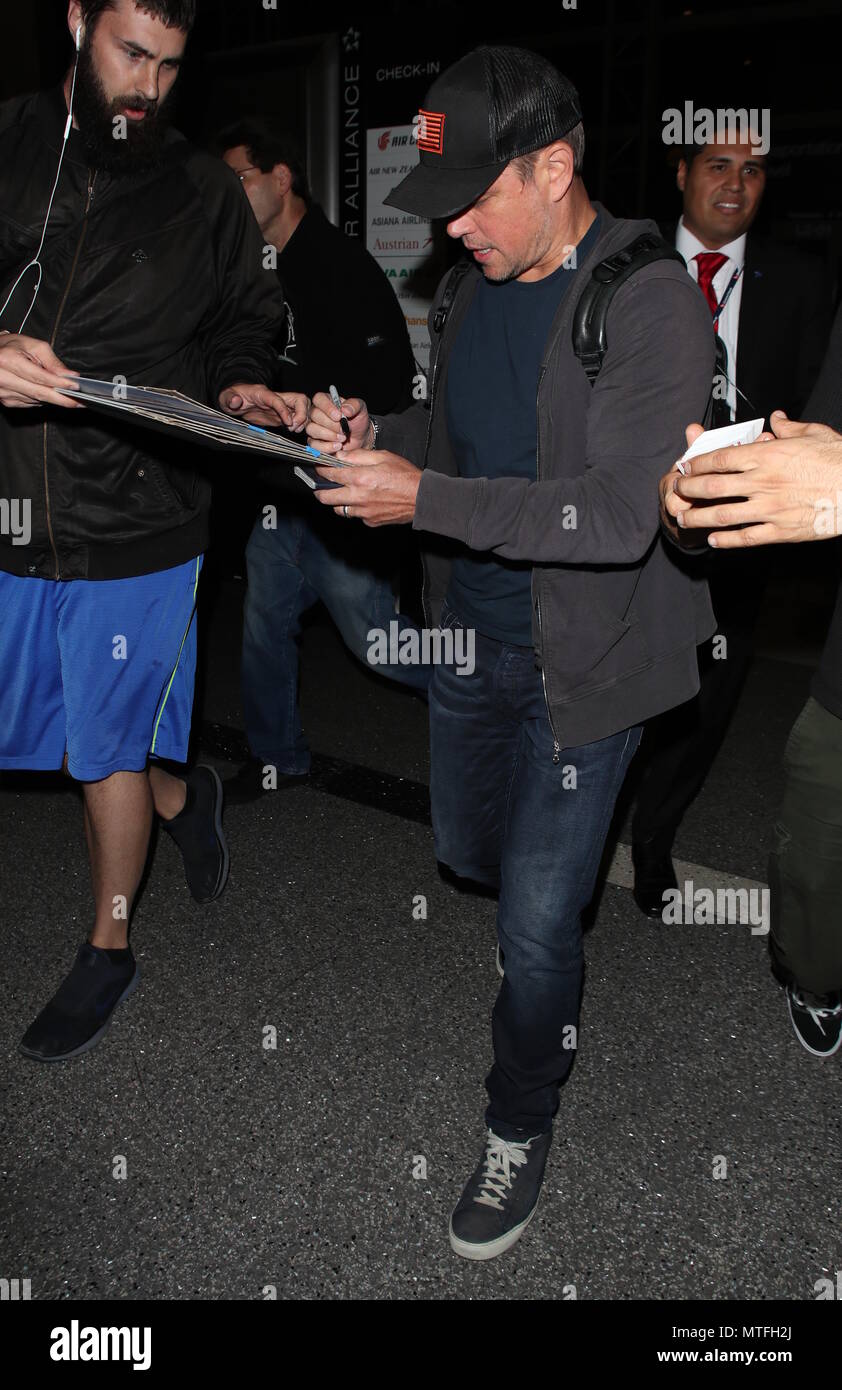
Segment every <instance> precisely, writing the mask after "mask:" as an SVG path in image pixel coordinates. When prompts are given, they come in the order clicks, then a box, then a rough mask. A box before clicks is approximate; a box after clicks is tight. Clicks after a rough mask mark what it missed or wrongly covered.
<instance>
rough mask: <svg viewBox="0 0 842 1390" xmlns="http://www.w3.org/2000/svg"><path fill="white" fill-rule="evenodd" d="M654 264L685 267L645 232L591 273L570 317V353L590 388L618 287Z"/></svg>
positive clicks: (674, 253) (667, 247) (675, 253)
mask: <svg viewBox="0 0 842 1390" xmlns="http://www.w3.org/2000/svg"><path fill="white" fill-rule="evenodd" d="M653 261H681V264H682V265H684V257H683V256H681V255H679V253H678V251H676V249H675V247H674V246H670V244H669V242H668V241H664V239H663V237H660V236H657V235H656V234H655V233H654V232H644V233H643V235H642V236H639V237H636V238H635V240H634V241H630V242H629V244H628V246H623V247H621V249H620V250H619V251H615V252H614V254H613V255H612V256H606V258H605V260H604V261H600V262H599V264H598V265H595V266H594V268H593V270H592V271H591V278H590V280H589V282H588V284H587V286H586V288H585V290H584V292H583V293H582V295H581V296H580V297H579V302H578V304H577V305H576V308H575V311H574V314H573V351H574V352H575V354H576V356H577V357H578V358H579V361H580V362H581V363H582V366H583V367H584V369H585V375H586V376H587V378H588V381H589V382H590V384H591V386H593V384H594V382H595V381H596V379H597V377H598V376H599V372H600V368H601V367H602V359H603V358H604V356H605V353H606V351H607V349H608V342H607V339H606V334H605V321H606V318H607V317H608V309H609V306H610V304H611V300H612V299H613V298H614V295H615V294H616V293H617V291H618V289H619V288H620V286H621V285H624V284H625V283H626V281H627V280H628V279H630V278H631V276H632V275H636V274H637V272H638V271H639V270H642V269H643V267H644V266H646V265H651V264H652V262H653Z"/></svg>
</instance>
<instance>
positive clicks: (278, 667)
mask: <svg viewBox="0 0 842 1390" xmlns="http://www.w3.org/2000/svg"><path fill="white" fill-rule="evenodd" d="M216 143H217V147H218V148H219V149H220V150H221V151H222V153H223V158H224V159H225V162H226V163H227V164H228V165H229V166H230V167H231V168H232V169H233V170H234V172H235V173H236V174H237V176H238V178H239V179H240V182H241V183H242V186H243V191H244V192H245V194H246V196H247V198H248V200H249V203H250V204H251V208H252V211H253V212H254V215H255V217H256V218H257V222H258V225H259V227H260V231H261V234H262V236H263V240H264V243H265V247H266V251H267V252H268V253H270V255H271V253H272V252H274V253H275V255H274V256H271V259H272V260H274V261H275V262H276V265H277V271H278V274H279V275H280V277H281V281H282V283H283V287H284V293H285V294H286V298H287V322H286V326H285V332H284V334H283V341H282V342H281V343H280V344H279V347H280V353H281V356H280V363H279V367H280V384H281V385H282V386H283V388H284V389H285V390H290V391H303V392H305V393H306V394H307V395H308V396H312V395H313V393H314V392H315V391H316V390H317V389H321V388H322V387H323V386H325V385H330V384H335V385H336V386H337V388H338V390H339V391H340V393H341V394H342V395H344V396H361V397H362V398H363V399H364V400H366V401H369V402H371V403H372V407H373V409H376V410H379V411H382V412H383V413H384V414H390V413H392V412H393V411H396V410H403V409H405V408H406V407H407V406H408V405H410V404H411V401H412V395H411V389H412V378H413V372H414V360H413V356H412V348H411V345H410V341H409V334H408V332H407V327H406V320H405V319H404V316H403V312H402V310H401V307H400V304H399V303H398V300H397V298H396V296H395V293H394V290H393V289H392V287H391V285H390V284H389V281H388V280H387V279H386V277H385V275H384V274H383V271H382V270H381V269H380V266H379V265H378V264H377V262H376V261H375V259H374V257H373V256H371V255H370V254H369V252H368V251H367V250H366V248H365V247H364V246H363V244H362V242H360V241H356V240H355V239H354V238H353V237H348V236H346V235H345V234H344V232H341V231H340V230H339V228H338V227H334V225H333V223H332V222H329V221H328V219H327V218H326V217H325V215H324V213H323V211H322V209H321V208H320V207H318V206H317V205H316V204H315V203H314V202H313V200H312V197H311V195H310V190H309V188H308V185H307V178H306V174H305V172H304V168H303V166H302V164H301V161H300V159H299V157H298V154H297V151H296V149H295V147H294V145H293V143H292V141H291V140H290V139H289V137H287V136H284V135H279V134H276V133H274V132H273V131H271V130H269V129H268V128H266V127H265V126H263V125H262V124H261V123H260V122H257V121H242V122H240V123H239V124H238V125H234V126H231V127H230V128H229V129H228V130H227V131H223V132H222V133H221V135H220V136H219V137H218V139H217V142H216ZM261 485H262V491H261V498H260V503H261V506H260V511H259V513H258V516H257V519H256V521H255V523H254V526H253V528H252V533H251V536H250V538H249V543H248V548H247V550H246V560H247V564H248V590H247V593H246V601H245V608H244V613H243V665H242V676H243V712H244V715H245V725H246V734H247V736H248V743H249V749H250V751H251V757H250V759H249V761H248V762H246V763H245V764H244V765H243V766H242V767H241V768H240V770H239V772H238V773H237V775H236V777H234V778H232V779H231V780H230V781H229V782H228V783H227V784H226V787H225V796H226V803H228V804H231V803H235V802H238V801H251V800H253V799H254V798H255V797H257V796H260V795H262V794H263V792H264V791H266V790H268V789H269V788H270V787H271V788H272V789H274V788H276V787H278V786H295V785H300V784H301V783H302V782H304V781H306V778H307V775H308V772H309V768H310V750H309V748H308V746H307V741H306V738H305V735H304V730H303V728H302V725H301V716H300V713H299V708H298V637H299V633H300V631H301V619H302V616H303V614H304V613H305V612H306V610H307V609H308V608H311V607H312V606H313V604H314V603H316V602H317V601H318V600H320V599H321V601H322V602H323V603H324V605H325V607H326V608H327V610H328V612H329V613H330V616H331V618H332V619H333V621H334V622H335V623H336V626H337V628H338V629H339V631H340V633H341V634H342V637H343V640H344V641H345V644H346V645H347V647H348V648H349V650H350V651H352V652H353V653H354V655H355V656H356V657H357V658H358V659H359V660H361V661H366V659H367V654H368V636H367V634H368V633H369V631H371V629H379V630H385V631H388V630H389V626H390V622H392V621H394V620H395V617H396V614H395V600H394V590H393V579H394V575H395V572H396V570H397V568H398V555H397V553H396V546H395V540H394V537H393V536H390V535H388V534H384V535H381V536H380V537H378V538H377V540H376V541H375V543H374V544H371V543H370V542H369V541H368V540H366V539H365V538H363V537H362V536H361V535H349V534H348V532H349V529H350V528H348V527H345V528H344V529H343V527H342V526H340V525H339V524H337V522H336V519H335V517H333V516H331V514H330V513H329V512H323V511H322V509H321V508H320V507H319V506H318V505H317V504H316V503H315V501H314V499H313V498H312V496H311V495H310V493H309V491H308V490H307V489H306V488H304V487H303V486H302V484H301V483H300V482H299V481H298V479H297V478H293V479H292V480H289V468H288V467H285V466H284V465H281V466H280V467H277V466H276V467H272V468H267V469H265V470H264V471H263V473H262V475H261ZM281 488H283V492H282V493H281V495H277V494H278V491H279V489H281ZM400 621H401V622H403V623H404V624H406V623H407V622H408V620H407V619H404V618H401V619H400ZM376 669H377V670H378V672H379V673H380V675H382V676H387V677H389V678H391V679H392V680H396V681H400V682H402V683H405V684H407V685H410V686H412V687H414V688H415V689H417V690H422V691H426V689H427V685H428V684H429V667H428V666H424V665H420V666H419V665H402V664H401V663H400V662H397V661H395V662H392V663H391V664H388V663H387V664H383V665H379V666H377V668H376Z"/></svg>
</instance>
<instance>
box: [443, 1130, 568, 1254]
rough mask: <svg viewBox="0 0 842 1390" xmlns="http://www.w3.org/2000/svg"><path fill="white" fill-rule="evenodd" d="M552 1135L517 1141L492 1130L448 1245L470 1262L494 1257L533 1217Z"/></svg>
mask: <svg viewBox="0 0 842 1390" xmlns="http://www.w3.org/2000/svg"><path fill="white" fill-rule="evenodd" d="M551 1139H552V1134H549V1133H548V1134H536V1135H534V1136H533V1137H532V1138H531V1139H524V1140H522V1141H521V1142H519V1143H514V1142H512V1141H511V1140H507V1139H501V1138H500V1137H499V1135H497V1134H495V1133H494V1132H493V1130H489V1131H488V1139H487V1141H486V1145H485V1153H484V1155H483V1157H482V1159H481V1161H480V1164H479V1167H478V1168H477V1169H476V1172H475V1173H474V1175H473V1177H472V1178H471V1179H470V1181H469V1182H468V1185H467V1187H466V1188H465V1191H464V1192H463V1193H462V1196H461V1198H460V1199H459V1202H458V1205H457V1206H456V1208H455V1210H454V1212H453V1215H452V1216H451V1218H450V1244H451V1246H452V1247H453V1249H454V1250H455V1251H456V1254H457V1255H463V1256H464V1257H465V1259H467V1260H493V1259H494V1257H495V1255H502V1253H503V1251H504V1250H508V1248H509V1246H510V1245H514V1243H515V1241H516V1240H518V1239H519V1237H520V1236H521V1235H522V1234H523V1232H524V1231H525V1229H526V1227H527V1226H528V1225H529V1222H530V1221H531V1220H532V1218H533V1216H534V1215H535V1210H536V1208H537V1206H538V1197H539V1196H540V1193H541V1183H542V1182H543V1180H544V1166H545V1164H546V1162H547V1154H548V1153H549V1149H550V1141H551Z"/></svg>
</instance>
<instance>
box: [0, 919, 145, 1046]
mask: <svg viewBox="0 0 842 1390" xmlns="http://www.w3.org/2000/svg"><path fill="white" fill-rule="evenodd" d="M139 983H140V975H139V974H138V969H137V966H136V965H135V959H134V956H133V955H132V952H131V948H130V947H126V949H125V951H119V952H118V951H105V950H102V949H101V948H100V947H99V946H91V945H90V944H89V943H88V942H87V941H85V942H83V944H82V945H81V946H80V947H79V950H78V952H77V955H76V960H75V962H74V965H73V969H72V970H71V972H70V974H69V975H68V976H66V978H65V979H64V980H63V981H62V983H61V984H60V985H59V987H58V990H57V991H56V993H55V994H54V995H53V997H52V999H51V1000H50V1002H49V1004H46V1005H45V1006H44V1008H43V1009H42V1010H41V1012H40V1014H39V1015H38V1017H37V1018H36V1020H35V1022H34V1023H31V1024H30V1025H29V1027H28V1028H27V1030H26V1032H25V1033H24V1035H23V1037H22V1038H21V1040H20V1043H19V1047H18V1050H19V1051H20V1052H22V1053H23V1055H24V1057H31V1058H32V1060H33V1061H35V1062H64V1061H66V1060H67V1058H69V1057H78V1056H79V1055H80V1053H82V1052H89V1051H90V1049H91V1048H92V1047H96V1045H97V1043H98V1042H99V1040H100V1038H101V1037H102V1035H103V1033H104V1032H105V1030H106V1028H107V1027H108V1025H109V1023H110V1022H111V1016H112V1014H113V1013H114V1010H115V1009H116V1007H117V1005H118V1004H120V1003H121V1002H122V1001H123V1000H124V999H127V998H128V996H129V995H130V994H131V993H133V991H134V990H136V989H137V986H138V984H139Z"/></svg>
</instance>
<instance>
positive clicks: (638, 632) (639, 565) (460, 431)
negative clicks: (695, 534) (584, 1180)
mask: <svg viewBox="0 0 842 1390" xmlns="http://www.w3.org/2000/svg"><path fill="white" fill-rule="evenodd" d="M418 131H419V138H418V144H419V147H420V150H421V162H420V164H419V165H418V167H417V169H416V170H414V171H413V172H412V173H411V174H410V175H409V177H408V179H407V180H406V181H405V182H404V183H403V184H401V185H400V187H399V188H397V189H396V190H395V191H394V192H393V193H392V194H391V195H390V201H391V202H392V203H393V205H395V206H397V207H400V208H403V209H405V210H406V211H409V212H415V213H421V214H423V215H425V216H428V217H446V218H448V219H449V220H448V225H447V230H448V233H449V234H450V235H451V236H453V237H459V238H460V239H461V240H462V242H463V244H464V245H465V247H466V249H467V250H468V251H470V252H471V253H472V255H473V257H474V261H475V265H474V266H473V267H468V268H467V270H466V271H465V273H464V274H463V276H462V278H461V280H460V281H459V283H458V286H457V287H456V288H455V290H451V292H452V293H453V298H452V302H451V303H450V305H449V307H448V305H447V304H446V303H445V302H444V300H443V296H444V294H445V293H447V291H445V289H444V287H442V289H440V291H439V295H438V297H437V300H436V302H435V303H434V305H433V308H432V310H431V314H430V327H431V338H432V357H431V368H430V388H429V396H428V401H427V403H426V408H424V406H421V405H419V406H417V407H414V408H413V409H412V410H409V411H407V412H406V413H405V414H404V415H403V416H393V417H389V418H387V419H385V420H383V419H375V420H372V419H371V418H370V417H369V414H368V411H367V409H366V408H365V405H364V404H363V403H362V402H354V403H352V404H351V405H348V406H346V413H347V414H348V416H349V418H350V417H353V422H352V426H351V442H352V443H353V444H354V445H357V446H358V447H357V448H356V449H355V450H352V451H347V452H346V453H345V458H346V461H347V462H348V463H349V464H350V465H351V467H350V468H345V469H330V468H323V469H322V470H321V471H323V472H324V474H325V476H327V477H329V476H331V475H333V477H334V479H335V480H337V481H340V482H342V483H345V479H346V478H348V477H349V476H350V482H348V483H347V484H346V485H344V486H343V487H342V488H341V489H340V490H339V491H336V492H333V491H331V492H328V493H322V494H320V501H322V503H323V504H324V505H329V506H333V507H334V508H335V509H336V511H337V512H338V514H339V515H342V516H348V517H360V518H362V519H363V520H364V521H365V522H366V523H367V524H368V525H383V524H391V523H395V522H404V523H406V522H411V523H412V525H413V527H414V528H415V529H417V530H419V531H423V532H426V533H427V535H426V537H425V544H428V545H429V552H428V554H427V555H426V578H427V583H426V591H425V602H426V605H427V607H426V611H427V614H428V621H429V620H432V621H433V622H436V623H440V624H441V625H442V626H443V627H444V628H445V629H453V630H454V631H455V630H456V629H459V628H462V629H465V630H466V632H467V635H466V637H465V639H464V640H465V641H467V640H468V637H469V636H470V634H471V633H473V635H474V639H475V661H474V663H473V671H472V672H471V673H468V672H467V670H464V671H461V672H460V671H457V670H456V669H455V668H454V667H453V666H448V665H446V664H444V663H441V664H438V665H436V667H435V672H434V676H433V681H432V684H431V688H430V735H431V778H430V792H431V800H432V810H433V827H434V832H435V842H436V852H437V856H438V858H439V860H441V861H443V862H444V863H446V864H448V865H449V866H450V868H451V869H452V870H454V871H455V872H456V873H457V874H458V875H460V876H462V877H464V878H466V879H471V880H476V881H479V882H481V883H484V884H486V885H488V886H491V887H496V888H498V889H499V894H500V901H499V911H498V917H497V930H498V938H499V943H500V946H501V948H502V952H503V957H504V962H505V975H504V978H503V983H502V987H501V989H500V994H499V996H498V999H497V1003H496V1005H495V1008H494V1015H493V1041H494V1065H493V1067H492V1070H491V1073H490V1075H489V1077H488V1080H487V1083H486V1084H487V1088H488V1094H489V1106H488V1110H487V1112H486V1123H487V1126H488V1136H487V1143H486V1147H485V1153H484V1156H483V1158H482V1160H481V1162H480V1164H479V1166H478V1168H477V1170H476V1172H475V1173H474V1175H473V1177H472V1178H471V1179H470V1181H469V1182H468V1184H467V1186H466V1188H465V1190H464V1193H463V1196H462V1198H461V1200H460V1202H459V1203H458V1205H457V1207H456V1209H455V1211H454V1213H453V1216H452V1218H451V1226H450V1239H451V1244H452V1246H453V1249H454V1250H455V1251H456V1252H457V1253H458V1254H460V1255H464V1256H466V1257H468V1258H471V1259H489V1258H491V1257H492V1256H495V1255H498V1254H500V1253H501V1252H502V1251H503V1250H505V1249H507V1248H508V1246H510V1245H511V1244H512V1243H513V1242H514V1241H515V1240H517V1238H518V1236H519V1235H520V1234H521V1232H522V1231H523V1229H524V1227H525V1226H526V1224H527V1222H528V1221H529V1220H530V1219H531V1217H532V1214H533V1212H534V1210H535V1206H536V1203H537V1200H538V1195H539V1192H540V1188H541V1182H542V1179H543V1172H544V1164H545V1160H546V1156H547V1151H548V1148H549V1143H550V1134H551V1129H552V1122H553V1116H554V1114H555V1112H556V1109H557V1107H558V1087H559V1083H560V1082H561V1081H563V1080H564V1078H565V1077H566V1075H567V1073H568V1072H569V1069H570V1065H571V1062H572V1060H573V1056H574V1051H575V1047H576V1036H577V1026H578V1011H579V995H580V990H581V983H582V933H581V914H582V911H583V910H584V908H585V907H586V906H587V905H588V902H589V901H590V898H591V896H592V893H593V889H594V883H595V880H596V875H597V870H598V866H599V862H600V857H601V855H602V851H603V846H604V843H605V838H606V835H607V831H608V826H609V822H610V819H611V814H612V810H613V807H614V804H615V801H616V798H617V795H618V792H619V789H620V787H621V785H622V782H623V778H624V776H625V772H626V769H627V767H628V765H629V762H630V760H631V758H632V755H633V753H634V750H635V748H636V747H637V743H638V739H639V736H640V725H641V723H642V721H643V720H644V719H646V718H648V717H649V716H650V715H652V714H654V713H656V712H658V711H660V710H663V709H666V708H668V707H670V706H671V705H675V704H679V703H680V702H681V701H682V700H684V699H686V698H688V697H689V695H691V694H692V693H693V692H694V691H695V689H696V688H697V684H698V671H697V666H696V653H695V644H696V642H697V641H699V640H701V639H702V638H703V637H704V636H707V635H709V634H710V632H711V631H712V628H713V619H712V614H711V610H710V605H709V601H708V597H707V589H706V586H705V584H704V582H703V581H702V582H696V581H695V580H694V579H693V577H692V576H690V575H687V574H685V573H683V572H682V571H681V570H680V569H679V568H678V567H677V566H676V565H675V564H674V563H673V560H672V558H671V556H670V554H669V553H668V547H667V545H666V543H665V542H664V541H662V540H661V539H660V537H659V527H658V495H657V481H658V478H659V476H660V474H659V467H660V461H661V460H667V461H668V462H671V461H672V460H674V459H675V458H676V457H677V456H678V455H679V454H680V453H681V452H682V450H683V426H684V419H683V417H682V415H681V406H680V405H679V402H681V403H684V405H685V406H686V404H687V403H689V402H690V401H693V402H695V405H696V408H697V409H701V410H704V406H705V402H706V400H707V397H708V395H709V392H710V383H711V376H712V372H713V360H714V341H713V333H712V331H711V325H710V316H709V315H708V312H707V309H706V307H705V303H704V300H703V299H702V297H701V295H700V294H699V291H698V289H697V288H696V287H695V286H694V285H693V284H692V282H691V281H690V279H689V277H688V276H687V274H686V272H685V271H684V269H683V267H682V266H681V265H680V264H678V263H677V262H675V261H670V260H665V259H664V260H657V261H655V262H653V263H651V264H649V265H647V266H646V267H645V268H644V269H641V270H639V271H638V272H637V273H636V274H635V275H633V276H632V277H631V278H630V279H628V280H627V281H626V282H625V283H624V284H623V285H622V286H621V287H620V288H619V289H618V290H617V292H616V294H615V296H614V298H613V300H612V302H611V306H610V308H609V311H608V317H607V322H606V332H607V352H606V354H605V358H604V361H603V365H602V370H601V371H600V373H599V375H598V377H597V379H596V382H595V384H594V386H593V387H592V386H591V385H590V384H589V381H588V378H587V376H586V375H585V372H584V369H583V366H582V363H581V362H580V361H578V360H577V358H576V356H575V353H574V350H573V342H572V334H571V319H572V315H573V312H574V309H575V306H576V304H577V301H578V300H579V298H580V296H581V294H582V292H583V290H584V289H585V287H586V286H587V284H588V283H589V281H590V273H591V269H592V268H593V267H594V266H595V265H596V264H597V263H598V262H600V261H602V260H603V259H604V258H605V257H606V256H607V255H610V254H611V253H613V252H615V251H617V250H619V249H620V248H621V247H624V246H627V245H628V244H629V243H630V242H632V241H633V240H635V238H636V237H637V236H638V235H640V234H641V233H642V232H644V231H651V230H654V229H653V228H652V226H651V224H648V223H640V222H624V221H619V220H617V219H616V218H614V217H612V216H611V214H610V213H609V212H608V211H607V210H606V209H605V208H603V207H600V206H599V205H598V204H593V203H591V201H590V200H589V198H588V195H587V192H586V190H585V187H584V184H583V182H582V178H581V173H580V170H581V161H582V155H583V148H584V135H583V129H582V124H581V110H580V106H579V99H578V96H577V94H576V91H575V89H574V88H573V87H572V85H571V84H570V83H569V82H568V81H567V79H566V78H564V77H562V76H561V74H559V73H558V72H556V71H555V69H554V68H553V67H552V66H551V65H550V64H549V63H548V62H547V61H546V60H545V59H543V58H540V57H538V56H537V55H535V54H531V53H527V52H525V51H524V50H522V49H514V48H506V47H502V48H485V49H478V50H476V51H474V52H472V53H470V54H468V55H467V57H465V58H463V59H462V60H461V61H460V62H459V63H457V64H456V65H455V66H454V67H453V68H451V69H450V70H449V72H447V73H445V74H444V76H443V77H441V78H440V79H438V81H437V82H436V83H435V84H434V85H433V87H432V88H431V90H430V92H429V93H428V96H427V99H426V101H425V103H424V110H423V111H422V112H421V113H420V115H419V121H418ZM536 396H537V410H536ZM337 415H338V412H336V411H335V410H331V407H330V401H329V399H328V398H327V397H325V396H324V395H323V394H320V395H318V396H317V397H315V399H314V402H313V412H312V419H311V425H310V432H311V438H312V439H313V440H314V441H319V443H320V444H321V446H322V447H324V448H326V449H330V448H332V449H335V450H339V449H342V447H343V444H342V438H341V435H340V434H339V433H338V429H337ZM372 448H373V449H374V452H368V451H369V450H371V449H372ZM422 470H423V471H422ZM463 645H464V643H463ZM455 646H456V643H455V641H454V642H453V647H454V649H455ZM441 650H442V651H443V652H446V651H447V646H446V644H444V643H443V642H442V644H441Z"/></svg>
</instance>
